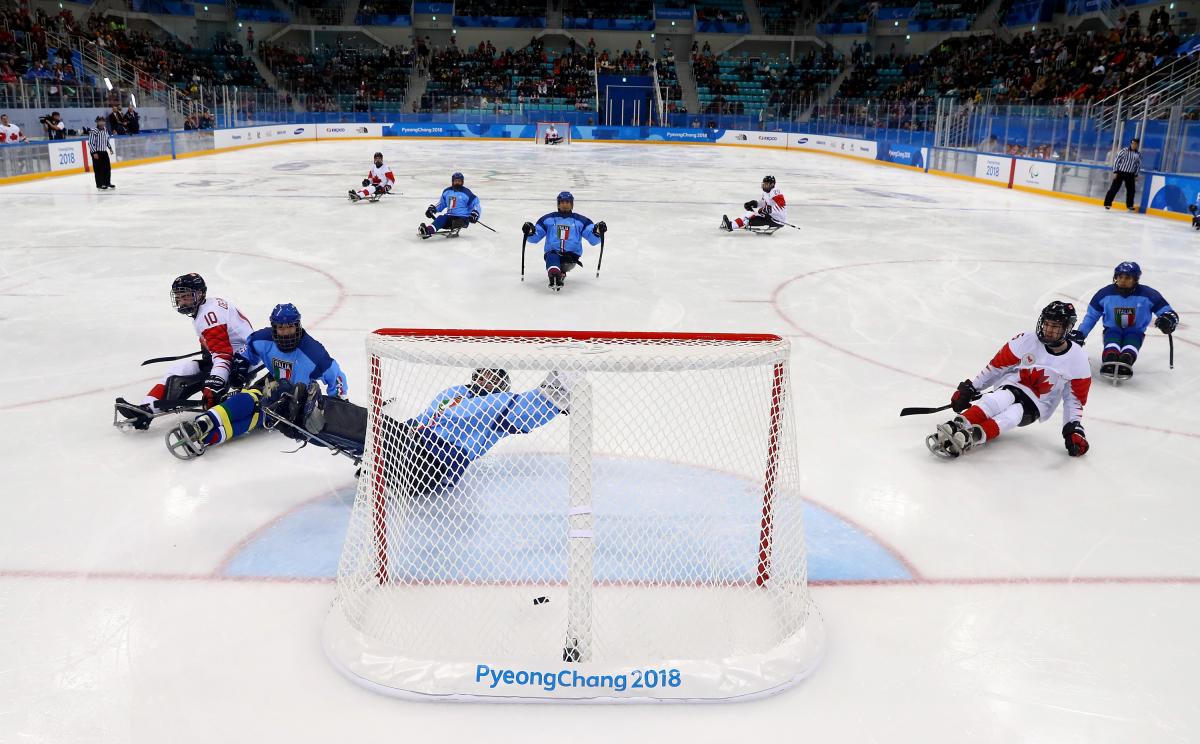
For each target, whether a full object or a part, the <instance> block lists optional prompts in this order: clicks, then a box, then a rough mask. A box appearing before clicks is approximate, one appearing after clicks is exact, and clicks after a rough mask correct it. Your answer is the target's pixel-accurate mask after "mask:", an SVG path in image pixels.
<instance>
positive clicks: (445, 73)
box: [421, 38, 648, 111]
mask: <svg viewBox="0 0 1200 744" xmlns="http://www.w3.org/2000/svg"><path fill="white" fill-rule="evenodd" d="M626 54H629V53H626ZM604 55H608V56H607V57H606V63H607V64H610V65H618V64H628V65H630V69H635V66H636V65H637V64H640V63H641V60H642V59H643V57H642V56H636V57H635V56H633V55H630V56H629V57H626V58H625V59H624V61H622V56H621V55H615V56H614V55H609V54H608V52H607V51H605V52H603V53H602V54H601V56H604ZM646 59H647V60H648V57H647V58H646ZM597 64H598V57H597V54H596V50H595V41H594V40H592V41H591V42H589V44H588V46H587V47H582V46H578V45H576V44H575V43H574V41H573V40H572V42H571V44H570V46H569V47H568V48H567V49H566V50H564V51H563V52H562V53H561V54H557V53H554V52H549V53H548V52H547V51H546V49H545V45H544V43H543V42H542V41H541V40H540V39H537V38H534V39H530V42H529V44H528V45H526V46H525V47H523V48H522V49H506V50H504V51H503V52H501V51H498V50H497V49H496V47H495V46H494V45H493V44H492V42H491V41H485V42H480V43H479V45H478V46H476V47H472V48H468V49H466V50H463V49H460V48H459V47H458V46H457V45H456V44H453V43H452V44H450V45H449V46H447V47H446V48H444V49H441V50H438V51H434V52H432V54H431V55H430V60H429V83H428V84H427V87H426V93H425V96H424V97H423V99H422V101H421V108H422V110H424V111H438V110H441V111H446V110H450V109H452V108H495V109H496V110H498V111H499V110H504V109H505V107H508V106H511V105H512V104H516V105H518V106H519V105H523V104H526V103H539V102H543V101H545V102H547V103H555V104H559V105H561V106H563V107H564V108H567V107H570V108H575V109H577V110H587V109H590V108H591V107H592V103H593V102H594V100H595V94H596V89H595V85H594V82H593V78H592V73H593V70H594V69H595V68H596V66H597Z"/></svg>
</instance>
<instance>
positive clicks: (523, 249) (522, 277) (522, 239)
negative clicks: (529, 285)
mask: <svg viewBox="0 0 1200 744" xmlns="http://www.w3.org/2000/svg"><path fill="white" fill-rule="evenodd" d="M527 242H529V236H528V235H526V236H525V237H523V238H521V281H525V244H526V243H527Z"/></svg>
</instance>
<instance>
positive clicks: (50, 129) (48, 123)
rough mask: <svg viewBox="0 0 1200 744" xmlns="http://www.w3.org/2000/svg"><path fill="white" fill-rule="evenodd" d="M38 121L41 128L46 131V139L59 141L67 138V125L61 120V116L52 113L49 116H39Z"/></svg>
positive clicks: (54, 112) (55, 112)
mask: <svg viewBox="0 0 1200 744" xmlns="http://www.w3.org/2000/svg"><path fill="white" fill-rule="evenodd" d="M38 121H39V122H41V124H42V128H43V129H45V130H46V139H48V140H60V139H66V138H67V123H66V122H64V121H63V120H62V116H61V115H60V114H59V113H58V112H57V111H52V112H51V113H50V115H49V116H40V117H38Z"/></svg>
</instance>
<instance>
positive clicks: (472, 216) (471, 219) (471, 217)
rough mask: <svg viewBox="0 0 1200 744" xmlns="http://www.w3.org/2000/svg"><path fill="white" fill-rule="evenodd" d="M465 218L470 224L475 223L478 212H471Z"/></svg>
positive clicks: (477, 220) (477, 219) (477, 218)
mask: <svg viewBox="0 0 1200 744" xmlns="http://www.w3.org/2000/svg"><path fill="white" fill-rule="evenodd" d="M467 219H469V220H470V221H471V224H472V225H473V224H475V223H476V222H479V212H471V216H470V217H468V218H467Z"/></svg>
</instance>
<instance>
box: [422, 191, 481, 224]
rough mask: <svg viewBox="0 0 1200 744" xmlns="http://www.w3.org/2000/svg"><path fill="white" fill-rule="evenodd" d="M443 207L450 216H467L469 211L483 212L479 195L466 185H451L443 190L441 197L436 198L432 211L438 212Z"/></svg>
mask: <svg viewBox="0 0 1200 744" xmlns="http://www.w3.org/2000/svg"><path fill="white" fill-rule="evenodd" d="M443 209H444V210H446V214H448V215H450V216H451V217H468V216H470V214H471V212H476V213H478V214H480V215H482V214H483V209H482V207H480V206H479V197H478V196H475V194H474V193H473V192H472V191H471V190H470V189H468V188H467V187H466V186H463V187H462V188H455V187H453V186H451V187H449V188H447V189H446V190H445V191H443V192H442V198H441V199H439V200H438V203H437V205H436V206H435V207H434V210H433V211H435V212H440V211H442V210H443Z"/></svg>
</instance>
